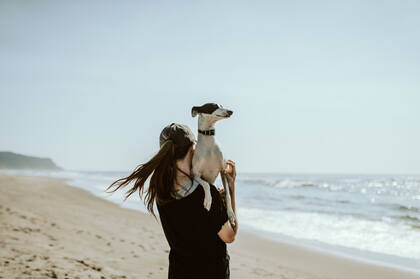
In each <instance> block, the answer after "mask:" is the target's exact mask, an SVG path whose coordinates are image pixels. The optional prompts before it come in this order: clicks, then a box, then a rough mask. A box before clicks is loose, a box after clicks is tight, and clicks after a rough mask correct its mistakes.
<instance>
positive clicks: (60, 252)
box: [0, 175, 420, 279]
mask: <svg viewBox="0 0 420 279" xmlns="http://www.w3.org/2000/svg"><path fill="white" fill-rule="evenodd" d="M228 249H229V254H230V256H231V278H233V279H236V278H238V279H242V278H245V279H246V278H290V279H305V278H311V279H317V278H337V279H346V278H360V279H361V278H381V279H386V278H395V279H397V278H398V279H405V278H420V275H418V274H417V275H416V274H411V273H407V272H402V271H399V270H394V269H391V268H386V267H380V266H375V265H372V264H368V263H364V262H358V261H352V260H349V259H346V258H341V257H337V256H332V255H329V254H325V253H320V252H318V251H315V250H309V249H305V248H302V247H297V246H293V245H289V244H284V243H278V242H273V241H269V240H265V239H262V238H259V237H257V236H254V235H252V234H249V233H246V232H243V231H240V232H239V233H238V236H237V239H236V241H235V242H234V243H233V244H229V245H228ZM168 250H169V247H168V245H167V243H166V239H165V237H164V235H163V232H162V229H161V227H160V224H159V223H158V222H157V221H156V220H155V219H154V218H153V217H152V216H150V215H146V214H143V213H140V212H138V211H134V210H130V209H124V208H121V207H119V206H118V205H116V204H113V203H111V202H108V201H105V200H102V199H100V198H98V197H95V196H94V195H92V194H90V193H88V192H86V191H84V190H81V189H78V188H76V187H71V186H68V185H66V184H65V180H61V179H51V178H43V177H29V176H28V177H26V176H8V175H0V278H7V279H9V278H167V266H168Z"/></svg>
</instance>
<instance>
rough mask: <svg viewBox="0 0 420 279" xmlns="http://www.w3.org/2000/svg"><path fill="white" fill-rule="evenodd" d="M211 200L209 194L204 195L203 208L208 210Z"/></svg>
mask: <svg viewBox="0 0 420 279" xmlns="http://www.w3.org/2000/svg"><path fill="white" fill-rule="evenodd" d="M211 201H212V200H211V195H208V196H206V197H204V208H205V209H207V211H210V207H211Z"/></svg>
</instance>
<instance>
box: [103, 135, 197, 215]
mask: <svg viewBox="0 0 420 279" xmlns="http://www.w3.org/2000/svg"><path fill="white" fill-rule="evenodd" d="M191 145H192V143H191ZM191 145H187V146H184V147H178V146H176V145H175V144H174V142H173V141H172V140H167V141H166V142H165V143H164V144H163V145H162V146H161V148H160V150H159V152H158V153H157V154H156V155H155V156H153V158H152V159H150V160H149V161H148V162H147V163H144V164H141V165H139V166H137V168H136V169H135V170H134V171H133V172H132V173H131V174H130V175H129V176H127V177H123V178H120V179H118V180H116V181H114V182H113V183H112V184H111V185H110V186H108V188H107V189H106V190H105V192H107V193H113V192H115V191H117V190H118V189H120V188H123V187H125V186H127V185H128V184H129V183H130V182H132V181H134V186H133V187H132V188H131V189H129V190H128V191H127V192H126V194H125V199H124V200H126V199H127V198H128V197H129V196H131V195H132V194H133V193H134V192H136V191H137V190H138V191H139V196H140V199H142V198H143V194H144V192H145V189H144V184H145V182H146V180H147V178H148V177H149V176H150V175H151V174H152V173H153V174H152V177H151V178H150V182H149V187H148V188H147V192H146V196H145V199H144V203H145V204H146V206H147V210H148V211H149V212H150V213H152V214H153V216H155V217H156V215H155V213H154V211H153V204H154V202H155V200H156V203H157V204H159V205H163V204H165V203H167V202H169V201H170V200H171V195H170V193H171V191H172V188H173V183H174V181H175V178H176V169H177V167H176V164H175V163H176V160H178V159H182V158H184V157H185V155H186V154H187V152H188V149H189V148H190V146H191ZM112 188H113V189H112ZM108 190H110V191H109V192H108Z"/></svg>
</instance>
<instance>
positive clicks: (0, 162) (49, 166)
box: [0, 151, 61, 170]
mask: <svg viewBox="0 0 420 279" xmlns="http://www.w3.org/2000/svg"><path fill="white" fill-rule="evenodd" d="M0 169H36V170H61V168H60V167H58V166H57V165H56V164H55V163H54V162H53V161H52V160H51V159H50V158H39V157H32V156H25V155H22V154H16V153H13V152H8V151H0Z"/></svg>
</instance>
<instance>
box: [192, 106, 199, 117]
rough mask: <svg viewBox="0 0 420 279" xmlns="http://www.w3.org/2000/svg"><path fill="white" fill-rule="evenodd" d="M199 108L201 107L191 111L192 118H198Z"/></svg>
mask: <svg viewBox="0 0 420 279" xmlns="http://www.w3.org/2000/svg"><path fill="white" fill-rule="evenodd" d="M198 108H199V107H192V109H191V116H192V117H196V116H197V114H198Z"/></svg>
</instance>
